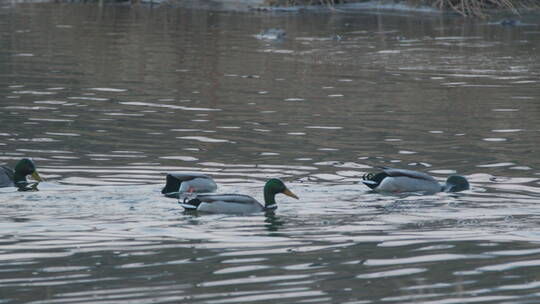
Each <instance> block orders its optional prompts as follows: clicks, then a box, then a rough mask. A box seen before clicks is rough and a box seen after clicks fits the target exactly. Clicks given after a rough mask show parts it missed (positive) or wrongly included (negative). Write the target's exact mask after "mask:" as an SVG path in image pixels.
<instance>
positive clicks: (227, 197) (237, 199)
mask: <svg viewBox="0 0 540 304" xmlns="http://www.w3.org/2000/svg"><path fill="white" fill-rule="evenodd" d="M195 199H198V200H200V201H201V202H204V203H214V202H230V203H237V204H254V203H259V202H258V201H257V200H256V199H254V198H253V197H251V196H249V195H244V194H207V195H204V194H203V195H197V197H196V198H195Z"/></svg>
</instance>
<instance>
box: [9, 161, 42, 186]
mask: <svg viewBox="0 0 540 304" xmlns="http://www.w3.org/2000/svg"><path fill="white" fill-rule="evenodd" d="M28 175H30V176H32V177H33V178H34V179H35V180H36V181H38V182H40V181H42V179H41V176H39V173H38V172H37V170H36V164H35V163H34V161H33V160H31V159H29V158H23V159H21V160H19V161H18V162H17V164H15V170H13V169H11V168H10V167H8V166H0V187H17V188H19V190H21V191H26V190H37V188H36V187H35V186H36V185H37V183H35V184H33V185H30V184H31V183H29V182H28V181H27V180H26V177H27V176H28Z"/></svg>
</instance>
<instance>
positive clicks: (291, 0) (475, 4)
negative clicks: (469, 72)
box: [267, 0, 540, 17]
mask: <svg viewBox="0 0 540 304" xmlns="http://www.w3.org/2000/svg"><path fill="white" fill-rule="evenodd" d="M365 1H368V0H267V4H268V5H270V6H296V5H323V6H328V7H334V5H336V4H341V3H351V2H365ZM381 1H383V2H384V1H386V2H406V3H408V4H410V5H411V6H420V5H427V6H433V7H436V8H438V9H440V10H441V11H449V10H450V11H454V12H457V13H458V14H461V15H463V16H477V17H485V16H486V11H488V10H509V11H512V12H514V13H518V10H519V9H532V8H535V9H538V8H540V0H381Z"/></svg>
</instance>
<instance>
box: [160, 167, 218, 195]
mask: <svg viewBox="0 0 540 304" xmlns="http://www.w3.org/2000/svg"><path fill="white" fill-rule="evenodd" d="M216 189H217V185H216V182H214V180H213V179H212V177H210V176H208V175H206V174H201V173H168V174H167V178H166V184H165V187H163V189H162V190H161V193H162V194H164V195H165V196H167V197H173V198H179V196H180V194H182V193H186V192H193V193H205V192H214V191H216Z"/></svg>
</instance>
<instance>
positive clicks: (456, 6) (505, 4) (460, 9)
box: [412, 0, 540, 17]
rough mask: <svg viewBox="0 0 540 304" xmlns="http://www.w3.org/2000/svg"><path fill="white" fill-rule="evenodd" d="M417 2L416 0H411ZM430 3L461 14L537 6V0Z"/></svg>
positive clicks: (469, 0) (439, 1)
mask: <svg viewBox="0 0 540 304" xmlns="http://www.w3.org/2000/svg"><path fill="white" fill-rule="evenodd" d="M412 2H416V3H418V2H419V1H418V0H412ZM427 2H429V4H430V5H432V6H434V7H438V8H439V9H441V10H448V9H450V10H453V11H455V12H457V13H459V14H461V15H463V16H480V17H484V16H485V11H486V10H489V9H498V10H500V9H503V10H510V11H512V12H514V13H518V9H521V8H538V7H539V4H540V3H539V2H538V1H537V0H433V1H427Z"/></svg>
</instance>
